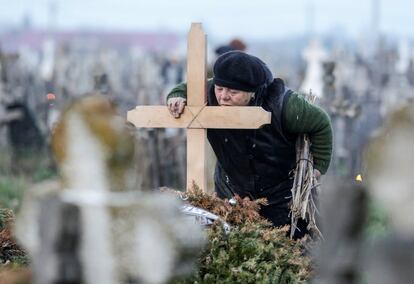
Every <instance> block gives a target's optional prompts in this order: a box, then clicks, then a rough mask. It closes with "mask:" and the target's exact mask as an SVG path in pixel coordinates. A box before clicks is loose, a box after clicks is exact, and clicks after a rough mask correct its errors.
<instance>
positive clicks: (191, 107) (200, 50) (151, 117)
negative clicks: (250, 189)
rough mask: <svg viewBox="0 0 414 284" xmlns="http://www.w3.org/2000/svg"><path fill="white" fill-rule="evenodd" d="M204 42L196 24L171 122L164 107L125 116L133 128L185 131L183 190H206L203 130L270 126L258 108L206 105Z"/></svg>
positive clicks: (266, 115) (140, 108)
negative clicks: (181, 97) (181, 101)
mask: <svg viewBox="0 0 414 284" xmlns="http://www.w3.org/2000/svg"><path fill="white" fill-rule="evenodd" d="M206 43H207V41H206V35H205V34H204V32H203V29H202V27H201V24H200V23H193V24H192V25H191V29H190V32H189V34H188V45H187V106H186V107H185V110H184V112H183V114H182V115H181V117H180V118H174V117H173V116H172V115H171V114H170V113H169V111H168V109H167V107H166V106H165V105H164V106H137V107H136V108H135V109H134V110H131V111H129V112H128V113H127V119H128V121H130V122H132V123H133V124H134V125H135V126H136V127H148V128H169V127H171V128H187V190H191V189H192V188H193V183H195V184H196V185H197V186H199V187H200V188H201V189H202V190H204V191H205V190H206V189H207V188H206V187H207V174H206V169H207V167H206V146H207V139H206V137H207V128H227V129H241V128H244V129H257V128H259V127H261V126H262V125H264V124H268V123H270V118H271V114H270V113H269V112H266V111H265V110H264V109H263V108H261V107H235V106H231V107H230V106H206V105H207V96H206V94H207V78H206V74H207V72H206V62H207V54H206V50H207V44H206Z"/></svg>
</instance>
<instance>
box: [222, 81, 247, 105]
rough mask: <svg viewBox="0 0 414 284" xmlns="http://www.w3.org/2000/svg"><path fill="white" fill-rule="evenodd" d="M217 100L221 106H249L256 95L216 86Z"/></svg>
mask: <svg viewBox="0 0 414 284" xmlns="http://www.w3.org/2000/svg"><path fill="white" fill-rule="evenodd" d="M214 93H215V94H216V99H217V102H218V104H219V105H221V106H247V105H248V104H249V102H250V100H251V99H252V98H253V96H254V93H251V92H245V91H239V90H234V89H229V88H226V87H221V86H217V85H214Z"/></svg>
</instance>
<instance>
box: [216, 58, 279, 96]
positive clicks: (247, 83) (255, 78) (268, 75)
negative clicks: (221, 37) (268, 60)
mask: <svg viewBox="0 0 414 284" xmlns="http://www.w3.org/2000/svg"><path fill="white" fill-rule="evenodd" d="M213 72H214V84H215V85H218V86H221V87H227V88H230V89H235V90H240V91H246V92H256V91H257V90H258V89H259V88H265V87H267V86H268V85H269V84H271V83H272V81H273V75H272V72H270V70H269V68H268V67H267V66H266V64H265V63H264V62H263V61H262V60H260V59H259V58H257V57H255V56H252V55H249V54H247V53H244V52H242V51H229V52H226V53H224V54H222V55H221V56H220V57H219V58H217V61H216V63H215V64H214V68H213Z"/></svg>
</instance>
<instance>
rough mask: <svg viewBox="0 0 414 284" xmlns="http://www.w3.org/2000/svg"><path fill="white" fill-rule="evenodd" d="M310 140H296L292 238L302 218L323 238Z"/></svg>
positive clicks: (304, 137)
mask: <svg viewBox="0 0 414 284" xmlns="http://www.w3.org/2000/svg"><path fill="white" fill-rule="evenodd" d="M305 99H306V100H308V102H310V103H314V102H315V100H316V97H315V96H314V95H312V91H311V92H310V93H309V95H305ZM310 145H311V143H310V140H309V137H308V135H307V134H302V135H299V137H298V138H297V140H296V161H297V163H296V169H295V178H294V181H293V187H292V190H291V191H292V202H291V208H290V209H291V213H290V214H291V230H290V237H291V238H293V235H294V233H295V231H296V230H299V229H298V227H297V223H298V219H299V218H301V219H303V220H305V221H306V222H307V223H308V227H307V229H308V230H309V231H310V232H312V233H313V234H314V235H316V236H317V237H320V238H322V237H323V236H322V233H321V231H320V230H319V228H318V226H317V225H316V218H315V215H316V214H317V213H319V212H318V208H317V205H316V197H317V193H318V190H319V183H318V180H317V179H316V177H315V174H314V168H313V156H312V154H311V153H310Z"/></svg>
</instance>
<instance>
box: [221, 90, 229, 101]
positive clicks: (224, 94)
mask: <svg viewBox="0 0 414 284" xmlns="http://www.w3.org/2000/svg"><path fill="white" fill-rule="evenodd" d="M229 98H230V96H229V93H228V92H226V91H223V92H222V93H221V99H222V100H228V99H229Z"/></svg>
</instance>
